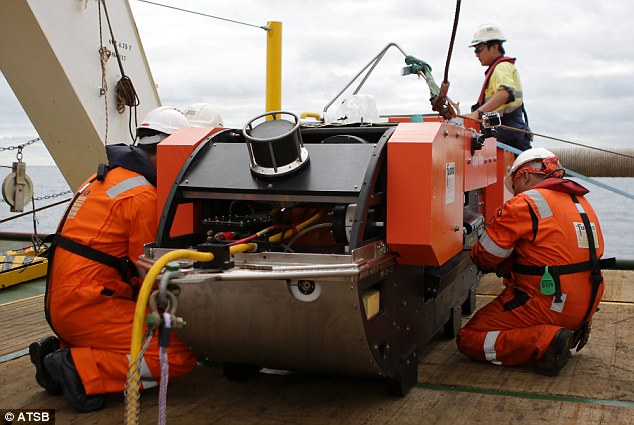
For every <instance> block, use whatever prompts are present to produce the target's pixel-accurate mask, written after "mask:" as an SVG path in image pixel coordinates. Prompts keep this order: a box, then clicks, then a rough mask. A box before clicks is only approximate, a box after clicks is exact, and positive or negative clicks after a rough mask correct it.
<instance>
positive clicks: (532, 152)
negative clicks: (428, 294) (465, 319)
mask: <svg viewBox="0 0 634 425" xmlns="http://www.w3.org/2000/svg"><path fill="white" fill-rule="evenodd" d="M563 175H564V170H563V169H562V168H561V165H560V164H559V161H558V159H557V157H556V156H555V155H554V154H553V153H552V152H550V151H548V150H546V149H543V148H536V149H529V150H527V151H524V152H522V153H521V154H520V155H519V156H518V157H517V159H516V160H515V162H514V163H513V166H512V167H511V171H510V173H509V174H508V175H507V177H506V179H505V182H504V183H505V185H506V187H507V188H508V189H509V190H510V191H512V192H513V193H514V194H515V197H514V198H512V199H510V200H509V201H508V202H506V203H505V204H504V206H503V207H502V208H501V209H500V210H499V211H498V213H497V215H496V217H494V218H493V220H492V222H491V223H490V224H489V225H488V227H487V228H486V231H485V233H483V234H482V236H481V237H480V240H479V242H478V243H477V244H476V245H475V247H474V248H473V250H472V252H471V258H472V260H473V262H474V263H475V264H476V265H477V266H478V268H479V269H480V270H483V271H493V270H494V269H496V267H497V269H496V271H497V273H498V276H504V285H505V289H504V290H503V292H502V293H501V294H500V295H499V296H498V297H497V298H495V299H494V300H493V301H492V302H491V303H489V304H488V305H486V306H485V307H483V308H482V309H481V310H479V311H478V312H477V313H476V314H475V315H474V316H473V318H472V319H471V320H470V321H469V323H467V325H466V326H465V327H464V328H463V329H461V330H460V332H459V333H458V336H457V344H458V349H459V350H460V351H461V352H462V353H463V354H466V355H467V356H469V357H471V358H473V359H476V360H480V361H490V362H492V363H494V364H498V365H505V366H517V365H533V370H534V371H535V372H536V373H540V374H543V375H547V376H554V375H557V374H559V371H560V370H561V369H562V368H563V367H564V366H565V364H566V362H567V360H568V358H569V356H570V349H571V348H573V347H574V346H577V351H579V350H580V349H581V347H583V345H584V344H585V342H586V341H587V337H588V335H589V332H590V319H591V318H592V315H593V314H594V312H595V311H596V309H597V305H598V303H599V300H600V299H601V296H602V294H603V279H602V277H601V270H600V268H601V264H602V263H603V261H601V262H600V261H599V258H600V257H601V255H602V254H603V249H604V245H603V235H602V233H601V227H600V226H599V221H598V220H597V216H596V214H595V212H594V210H593V209H592V206H591V205H590V203H589V202H588V201H587V200H586V199H585V198H584V196H583V195H585V194H586V193H588V190H587V189H585V188H584V187H583V186H581V185H579V184H577V183H575V182H573V181H571V180H568V179H563V178H562V177H563ZM573 330H574V331H575V332H573Z"/></svg>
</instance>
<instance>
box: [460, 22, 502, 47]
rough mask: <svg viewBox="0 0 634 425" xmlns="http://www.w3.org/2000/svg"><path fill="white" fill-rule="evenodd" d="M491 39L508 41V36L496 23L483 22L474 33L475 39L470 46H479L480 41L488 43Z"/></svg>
mask: <svg viewBox="0 0 634 425" xmlns="http://www.w3.org/2000/svg"><path fill="white" fill-rule="evenodd" d="M491 40H499V41H506V36H505V35H504V33H503V32H502V30H501V29H500V27H498V26H497V25H495V24H482V25H480V27H479V28H478V30H477V31H476V32H475V34H473V40H472V41H471V44H469V47H473V46H477V45H478V44H480V43H486V42H487V41H491Z"/></svg>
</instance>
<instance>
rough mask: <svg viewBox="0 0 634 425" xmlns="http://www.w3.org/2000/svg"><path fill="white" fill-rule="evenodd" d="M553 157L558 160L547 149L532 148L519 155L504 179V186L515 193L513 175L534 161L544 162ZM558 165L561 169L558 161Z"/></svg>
mask: <svg viewBox="0 0 634 425" xmlns="http://www.w3.org/2000/svg"><path fill="white" fill-rule="evenodd" d="M551 157H554V158H557V156H556V155H555V154H554V153H552V152H551V151H549V150H548V149H545V148H532V149H528V150H525V151H524V152H522V153H521V154H519V155H518V156H517V158H515V162H513V165H512V166H511V169H510V170H509V172H508V174H507V175H506V177H504V186H506V188H507V189H508V190H509V192H511V193H512V192H513V174H515V172H516V171H517V170H519V169H520V168H522V167H523V166H524V165H526V164H528V163H531V162H533V161H537V160H544V159H546V158H551ZM556 164H557V166H558V167H559V168H561V164H560V163H559V162H558V161H557V163H556ZM539 167H541V164H540V165H539ZM533 168H537V167H533Z"/></svg>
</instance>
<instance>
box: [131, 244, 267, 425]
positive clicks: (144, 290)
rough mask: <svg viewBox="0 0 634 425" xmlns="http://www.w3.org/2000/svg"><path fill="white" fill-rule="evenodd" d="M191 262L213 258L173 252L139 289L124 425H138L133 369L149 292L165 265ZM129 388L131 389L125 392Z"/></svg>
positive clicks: (158, 262)
mask: <svg viewBox="0 0 634 425" xmlns="http://www.w3.org/2000/svg"><path fill="white" fill-rule="evenodd" d="M253 248H255V244H249V243H245V244H240V245H234V246H231V247H229V253H230V254H231V255H233V254H237V253H240V252H244V251H249V250H252V249H253ZM182 259H190V260H195V261H203V262H209V261H212V260H213V259H214V255H213V254H212V253H210V252H198V251H193V250H188V249H177V250H175V251H171V252H168V253H167V254H165V255H163V256H162V257H161V258H159V259H158V260H156V262H155V263H154V265H153V266H152V267H151V268H150V270H149V271H148V273H147V275H146V276H145V279H144V280H143V284H142V285H141V289H140V290H139V297H138V299H137V302H136V310H135V311H134V322H133V324H132V342H131V345H130V364H129V366H128V382H126V390H127V393H126V397H125V423H126V424H127V425H132V424H137V423H138V422H139V417H138V413H139V412H138V405H137V403H136V400H137V399H138V395H139V386H140V380H139V378H140V376H139V375H140V371H139V370H138V369H137V368H136V359H137V357H138V356H139V353H140V352H141V344H142V339H143V324H144V322H145V313H146V307H147V303H148V299H149V298H150V292H151V291H152V287H153V286H154V282H155V281H156V279H157V277H158V275H159V274H160V273H161V270H163V268H164V267H165V266H166V265H167V263H169V262H171V261H176V260H182ZM128 386H130V388H128Z"/></svg>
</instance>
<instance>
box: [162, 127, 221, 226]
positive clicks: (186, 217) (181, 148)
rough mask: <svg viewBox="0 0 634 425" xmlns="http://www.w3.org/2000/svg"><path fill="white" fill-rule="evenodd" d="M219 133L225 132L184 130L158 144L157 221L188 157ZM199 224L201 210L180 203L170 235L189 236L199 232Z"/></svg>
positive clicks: (192, 205) (218, 129)
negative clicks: (202, 143)
mask: <svg viewBox="0 0 634 425" xmlns="http://www.w3.org/2000/svg"><path fill="white" fill-rule="evenodd" d="M220 130H223V129H222V128H216V129H210V128H184V129H182V130H178V131H177V132H175V133H174V134H172V135H171V136H169V137H168V138H167V139H165V140H163V141H162V142H161V143H160V144H159V145H158V149H157V162H156V164H157V173H156V174H157V178H156V189H157V199H156V206H157V215H158V222H160V221H161V215H162V214H163V207H164V206H165V203H166V202H167V198H168V197H169V194H170V191H171V190H172V187H173V186H174V182H175V181H176V178H177V177H178V174H179V173H180V171H181V169H182V168H183V165H184V164H185V161H187V158H189V155H191V153H192V152H194V150H195V149H196V148H197V147H198V145H199V144H200V143H201V142H202V141H204V140H206V139H207V137H209V136H210V135H211V134H213V133H216V132H218V131H220ZM200 221H201V219H200V211H198V209H197V208H195V205H194V203H187V204H181V205H179V206H178V209H177V210H176V216H175V218H174V223H173V225H172V229H171V230H170V236H171V237H173V236H179V235H186V234H189V233H193V232H195V231H198V230H200V229H198V228H197V227H195V225H194V223H200ZM196 226H199V224H196Z"/></svg>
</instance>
